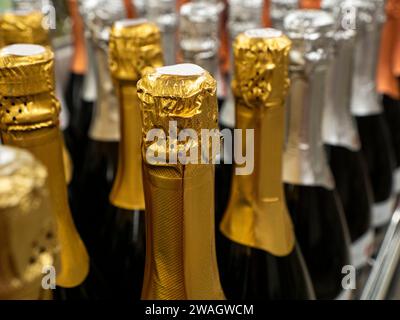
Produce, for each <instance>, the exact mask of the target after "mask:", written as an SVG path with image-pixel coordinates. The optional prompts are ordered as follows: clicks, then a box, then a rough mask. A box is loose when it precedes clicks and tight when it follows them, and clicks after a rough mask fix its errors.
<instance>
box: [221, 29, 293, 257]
mask: <svg viewBox="0 0 400 320" xmlns="http://www.w3.org/2000/svg"><path fill="white" fill-rule="evenodd" d="M290 47H291V42H290V40H289V39H288V38H287V37H286V36H284V35H282V33H281V32H280V31H277V30H275V29H255V30H252V31H248V32H246V33H243V34H240V35H239V36H238V37H237V38H236V41H235V43H234V57H235V78H234V80H233V85H232V86H233V92H234V95H235V99H236V119H237V128H239V129H242V130H245V129H254V149H255V155H254V156H255V158H254V171H253V173H252V174H250V175H242V176H239V175H234V176H233V185H232V194H231V199H230V202H229V205H228V208H227V211H226V213H225V215H224V217H223V220H222V222H221V226H220V228H221V231H222V233H223V234H224V235H225V236H226V237H228V238H229V239H231V240H232V241H235V242H238V243H240V244H242V245H245V246H249V247H252V248H257V249H261V250H265V251H267V252H269V253H271V254H273V255H276V256H286V255H288V254H290V253H291V252H292V251H293V249H294V246H295V236H294V231H293V226H292V222H291V219H290V216H289V214H288V211H287V208H286V203H285V198H284V192H283V182H282V153H283V141H284V128H285V108H284V104H285V98H286V94H287V91H288V88H289V78H288V54H289V50H290ZM243 142H244V143H243V150H246V148H245V146H246V145H245V143H246V139H245V138H243Z"/></svg>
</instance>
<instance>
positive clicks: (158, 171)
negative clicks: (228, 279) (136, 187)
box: [138, 65, 224, 300]
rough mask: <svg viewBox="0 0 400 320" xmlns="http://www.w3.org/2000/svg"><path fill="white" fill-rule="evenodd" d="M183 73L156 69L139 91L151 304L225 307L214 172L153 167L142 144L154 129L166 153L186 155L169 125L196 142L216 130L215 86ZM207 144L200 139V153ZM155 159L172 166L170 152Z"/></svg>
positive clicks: (202, 167) (200, 75)
mask: <svg viewBox="0 0 400 320" xmlns="http://www.w3.org/2000/svg"><path fill="white" fill-rule="evenodd" d="M193 66H194V65H189V68H191V67H193ZM186 67H187V65H177V66H173V67H170V68H169V69H168V67H166V68H159V69H157V71H156V72H153V73H150V74H148V75H146V76H144V77H143V78H142V80H140V81H139V83H138V95H139V99H140V101H141V108H142V118H143V124H144V126H143V139H144V140H143V144H142V146H143V159H144V160H143V161H144V163H143V168H144V189H145V198H146V228H147V232H146V235H147V244H146V267H145V276H144V285H143V291H142V298H143V299H146V300H153V299H155V300H164V299H169V300H179V299H188V300H197V299H200V300H208V299H209V300H214V299H224V294H223V291H222V288H221V285H220V281H219V274H218V267H217V262H216V252H215V238H214V237H215V234H214V165H213V164H187V165H184V164H179V163H178V164H167V163H158V164H152V162H149V161H148V160H147V158H146V152H147V151H148V148H149V147H150V145H151V144H150V142H148V141H147V140H146V139H145V137H146V135H147V133H148V132H149V131H150V130H152V129H161V130H163V131H164V133H165V134H166V137H165V139H164V140H163V142H166V143H167V144H166V145H168V143H169V142H171V143H174V144H175V145H177V148H178V149H179V148H181V147H183V146H182V143H179V142H177V141H176V140H174V139H172V137H170V136H169V135H168V130H169V121H176V122H177V126H178V128H181V129H183V128H191V129H193V130H194V131H195V132H197V133H198V134H200V131H201V129H217V127H218V111H217V96H216V81H215V80H214V79H213V78H212V77H211V76H210V74H209V73H207V72H206V71H205V70H203V69H202V68H200V67H198V66H194V67H196V68H197V71H196V72H195V73H192V74H191V75H189V74H188V73H185V72H182V71H184V70H185V68H186ZM167 70H168V71H167ZM177 73H180V74H181V75H177ZM161 140H162V139H161ZM161 140H160V142H161ZM192 142H193V143H195V142H194V141H192ZM204 143H205V141H202V140H201V139H200V140H199V141H198V145H197V146H198V147H201V146H202V144H204ZM206 147H207V146H206ZM158 152H159V154H164V155H166V158H167V160H168V159H171V154H170V153H169V152H168V149H167V147H162V146H161V145H160V146H159V148H158ZM200 157H201V156H200V155H199V158H200ZM199 160H200V159H199Z"/></svg>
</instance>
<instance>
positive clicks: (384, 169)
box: [351, 0, 395, 228]
mask: <svg viewBox="0 0 400 320" xmlns="http://www.w3.org/2000/svg"><path fill="white" fill-rule="evenodd" d="M377 3H378V2H376V1H373V0H368V1H353V2H352V5H353V7H355V8H357V12H358V21H357V22H358V24H357V37H356V40H355V42H356V43H355V53H354V54H355V69H354V72H353V92H352V102H351V111H352V114H353V115H354V116H355V117H356V120H357V125H358V130H359V133H360V138H361V145H362V152H363V154H364V156H365V158H366V161H367V166H368V171H369V175H370V178H371V182H372V189H373V197H374V205H373V208H372V224H373V226H374V227H376V228H379V227H384V226H385V225H386V224H387V223H388V222H389V221H390V218H391V216H392V213H393V210H394V196H393V176H392V173H393V171H394V166H395V163H394V155H393V150H392V145H391V137H390V135H389V130H388V126H387V123H386V121H385V118H384V115H383V110H382V106H381V104H380V102H379V97H378V94H377V92H376V85H375V77H376V67H377V51H378V45H379V38H380V37H379V36H380V31H381V25H382V17H381V15H382V12H381V10H382V8H380V7H379V6H377Z"/></svg>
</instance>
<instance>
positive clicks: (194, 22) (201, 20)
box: [180, 2, 220, 37]
mask: <svg viewBox="0 0 400 320" xmlns="http://www.w3.org/2000/svg"><path fill="white" fill-rule="evenodd" d="M219 15H220V10H219V9H218V7H217V6H216V5H213V4H211V3H207V2H189V3H185V4H184V5H183V6H182V7H181V9H180V30H181V32H183V33H184V36H186V37H188V36H190V35H193V36H194V37H201V36H207V37H213V36H214V37H217V36H218V35H217V34H218V19H219Z"/></svg>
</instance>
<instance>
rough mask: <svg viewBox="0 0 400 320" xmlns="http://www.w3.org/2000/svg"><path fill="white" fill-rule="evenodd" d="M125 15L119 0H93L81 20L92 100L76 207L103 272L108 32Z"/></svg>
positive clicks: (109, 137)
mask: <svg viewBox="0 0 400 320" xmlns="http://www.w3.org/2000/svg"><path fill="white" fill-rule="evenodd" d="M123 17H125V13H124V7H123V3H122V1H119V2H112V3H105V2H104V1H97V2H96V3H95V4H93V7H90V8H88V11H86V12H85V15H84V22H85V25H86V28H87V30H88V32H89V37H88V46H90V48H91V52H92V54H93V56H92V57H91V59H92V60H93V73H94V79H93V80H94V81H95V91H96V101H95V103H94V108H93V115H92V119H91V123H90V126H89V132H88V136H89V142H88V147H87V150H85V156H84V164H83V168H82V176H81V177H80V184H79V189H78V190H79V192H78V194H79V195H80V197H79V201H78V203H79V208H80V219H81V220H82V234H83V235H84V238H85V241H86V242H87V243H88V246H89V251H90V252H91V255H92V256H93V257H94V259H95V260H96V261H98V264H99V267H100V268H101V269H102V270H103V272H107V271H106V269H107V267H106V266H107V265H108V264H110V261H109V259H108V256H107V254H106V250H105V249H104V248H106V247H107V245H108V240H107V237H109V236H110V235H109V233H110V225H111V224H112V223H113V221H114V217H115V208H114V207H113V206H112V205H111V204H110V202H109V199H108V195H109V193H110V191H111V188H112V184H113V181H114V178H115V174H116V170H117V163H118V143H119V140H120V132H119V122H120V117H119V112H118V98H117V96H116V93H115V90H114V87H113V83H112V78H111V74H110V71H109V67H108V59H109V50H108V44H109V33H110V30H111V27H112V24H113V22H114V21H115V20H118V19H121V18H123Z"/></svg>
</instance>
